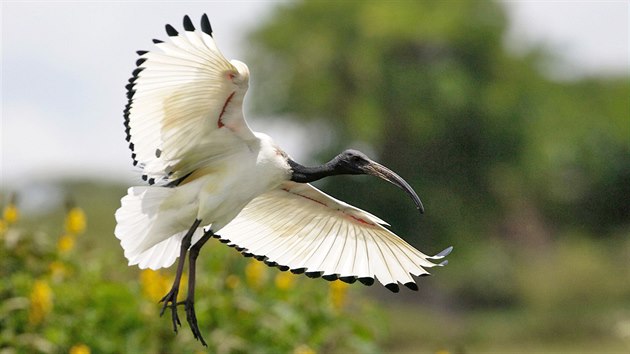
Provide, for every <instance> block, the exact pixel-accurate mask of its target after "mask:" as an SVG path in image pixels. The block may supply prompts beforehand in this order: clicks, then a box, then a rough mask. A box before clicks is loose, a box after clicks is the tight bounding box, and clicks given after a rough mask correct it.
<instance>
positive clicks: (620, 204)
mask: <svg viewBox="0 0 630 354" xmlns="http://www.w3.org/2000/svg"><path fill="white" fill-rule="evenodd" d="M506 26H507V20H506V16H505V13H504V10H503V8H502V6H501V5H499V4H497V3H494V2H488V1H474V2H458V3H457V4H456V6H455V5H454V4H453V3H452V2H447V1H401V2H377V1H345V2H338V3H335V4H334V5H333V4H332V3H330V2H317V1H307V2H291V3H288V4H284V5H282V6H280V7H279V8H278V10H277V11H276V12H275V13H274V14H273V16H272V17H271V18H270V19H269V21H268V22H267V23H266V24H265V25H263V26H262V27H261V28H259V29H258V30H257V31H256V32H255V33H254V34H253V35H252V39H253V42H255V43H256V44H257V45H256V46H254V47H253V48H252V53H253V55H252V59H251V60H250V63H252V67H253V70H252V71H253V72H254V74H253V90H254V91H256V92H255V94H253V95H252V97H255V100H256V102H255V107H256V108H257V109H258V110H259V111H263V112H265V113H266V114H273V115H280V116H282V115H290V116H291V117H295V118H297V119H302V120H305V121H314V120H317V121H323V122H325V124H326V127H327V132H326V133H327V134H328V135H329V136H328V137H321V136H318V135H317V134H313V135H311V136H312V139H313V140H312V141H308V142H305V144H308V145H309V147H310V146H315V147H317V146H318V145H321V144H322V143H320V142H319V141H318V140H320V141H330V144H326V146H321V150H319V151H318V159H319V160H322V161H323V160H327V159H329V158H330V157H331V156H332V155H333V154H335V153H337V152H339V151H340V150H342V149H344V148H348V147H353V146H354V147H359V148H361V149H366V150H367V152H368V153H370V152H371V153H372V155H375V156H374V157H375V158H376V159H378V160H379V161H381V162H382V163H383V164H385V165H387V166H389V167H391V168H392V169H394V170H395V171H398V172H399V174H400V175H402V176H403V177H404V178H407V179H408V180H410V183H411V184H412V185H413V186H415V187H416V189H417V190H418V192H419V194H420V196H421V197H422V198H423V200H424V202H425V205H426V207H427V217H426V218H425V219H424V220H422V223H420V222H419V220H418V217H417V215H416V214H415V213H414V212H413V211H411V210H413V209H412V208H411V203H410V202H409V203H404V202H403V201H402V199H403V198H404V196H403V195H402V193H398V191H397V190H395V189H394V188H393V187H392V186H389V185H387V184H383V183H379V182H378V181H376V180H370V179H368V178H362V179H356V180H354V181H352V184H349V183H344V182H342V181H340V180H337V182H336V183H330V184H328V185H327V186H326V190H327V191H329V192H330V193H331V194H333V195H335V196H337V197H340V198H341V199H343V200H346V201H348V202H350V203H352V204H355V205H358V206H360V207H363V208H366V209H368V210H370V211H371V212H374V213H376V214H377V215H379V216H382V217H383V218H384V219H385V220H387V221H389V222H390V223H391V224H392V225H394V227H395V231H397V232H399V233H400V234H402V235H404V236H405V237H406V238H408V239H412V240H413V238H414V237H422V238H424V239H426V237H427V236H429V235H430V236H429V237H433V238H444V237H447V238H450V239H453V240H454V239H457V242H458V244H462V243H465V241H466V240H472V239H476V238H477V237H478V236H479V235H487V234H492V233H495V234H496V232H497V231H499V232H501V231H502V230H503V231H508V232H509V233H511V234H516V235H519V236H520V235H523V236H524V237H530V236H531V237H534V238H536V237H538V238H539V237H541V235H542V237H545V232H544V229H545V226H544V225H545V223H546V222H547V220H556V221H559V222H560V221H561V222H566V221H567V219H566V217H570V218H573V219H572V220H573V221H579V222H586V223H587V224H589V223H590V224H591V226H596V225H599V226H602V224H607V225H608V224H611V223H612V224H617V225H619V224H623V223H627V222H628V220H629V219H628V218H629V217H628V215H629V214H630V213H628V212H627V204H628V203H627V201H625V199H627V198H623V197H620V195H621V194H620V193H618V191H619V188H625V190H626V191H627V188H628V187H627V186H628V185H629V184H630V181H629V180H628V179H629V174H628V167H627V166H628V163H627V161H628V144H627V142H628V137H629V135H628V127H627V125H628V124H627V117H628V105H627V102H628V101H627V97H628V85H627V80H626V81H623V84H622V85H619V84H615V85H612V84H610V83H607V82H605V81H601V80H591V81H586V82H577V83H566V82H565V83H556V82H551V81H549V80H548V79H546V78H545V77H544V76H543V75H542V74H541V73H539V70H538V68H539V67H540V65H542V64H543V63H544V59H545V58H546V56H545V55H544V53H540V52H532V53H531V54H529V55H526V56H523V57H514V56H512V55H510V54H509V53H508V52H507V51H506V49H505V48H504V46H503V43H502V40H503V35H504V33H505V30H506ZM591 93H598V94H597V95H592V94H591ZM609 93H614V94H615V95H616V96H617V97H619V98H620V100H621V101H615V100H613V99H609V100H607V99H606V97H607V96H606V95H608V94H609ZM623 95H625V99H623V98H622V96H623ZM602 105H603V106H604V107H603V108H605V109H604V110H598V109H597V108H596V107H601V106H602ZM620 117H624V118H620ZM611 124H612V126H611ZM592 125H594V127H595V131H593V130H592V129H591V128H592ZM591 133H594V134H592V135H591ZM556 134H558V135H556ZM583 139H584V141H583V143H582V140H583ZM289 153H290V152H289ZM558 159H559V160H558ZM576 166H579V171H577V172H576V173H578V174H579V181H577V182H579V183H580V186H579V187H580V188H584V190H575V187H572V186H570V184H569V185H567V182H568V181H567V178H572V177H571V176H567V174H570V173H572V171H573V170H574V169H575V168H576ZM340 179H344V178H343V177H340ZM350 185H351V186H352V188H349V186H350ZM563 188H564V189H566V192H567V193H569V194H572V197H567V196H566V195H562V190H561V189H563ZM625 195H626V196H627V195H628V194H627V193H626V194H625ZM376 201H378V202H376ZM592 202H596V203H597V206H590V207H588V208H586V209H581V208H583V207H584V206H585V204H586V203H592ZM624 208H625V209H624ZM559 210H564V211H566V213H565V212H559ZM580 210H585V211H584V212H579V211H580ZM571 212H577V213H576V214H570V213H571ZM624 213H625V214H624ZM569 214H570V215H569ZM563 215H564V216H563ZM576 217H580V218H582V217H586V218H587V219H588V221H585V220H584V219H576ZM523 219H530V220H523ZM528 221H531V222H532V223H534V224H539V225H541V227H540V228H536V229H535V233H536V235H535V236H532V235H530V233H531V232H529V231H527V230H528V229H527V228H526V227H525V228H524V230H525V231H524V232H520V231H519V229H523V227H521V225H520V223H527V222H528ZM503 224H511V225H507V226H508V227H507V228H506V227H500V226H505V225H503ZM599 226H598V227H599ZM419 227H420V228H422V229H423V231H421V232H418V231H417V229H418V228H419ZM436 247H437V246H436ZM427 251H431V250H427Z"/></svg>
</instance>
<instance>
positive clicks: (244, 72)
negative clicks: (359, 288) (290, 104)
mask: <svg viewBox="0 0 630 354" xmlns="http://www.w3.org/2000/svg"><path fill="white" fill-rule="evenodd" d="M166 33H167V35H168V41H162V40H158V39H154V40H153V43H154V44H155V46H156V47H157V49H156V50H151V51H138V55H139V58H138V60H137V62H136V66H137V68H136V69H135V70H134V71H133V74H132V77H131V79H129V83H128V85H127V86H126V88H127V98H128V103H127V105H126V107H125V109H124V125H125V132H126V140H127V141H128V143H129V148H130V149H131V151H132V154H131V157H132V159H133V164H134V165H135V166H137V168H139V169H140V170H141V173H142V178H143V179H144V180H145V181H146V182H147V183H146V185H143V186H133V187H131V188H129V189H128V191H127V195H125V196H124V197H123V198H122V199H121V206H120V208H119V209H118V210H117V211H116V214H115V216H116V222H117V225H116V228H115V231H114V233H115V235H116V237H117V238H118V239H119V240H120V244H121V246H122V248H123V250H124V255H125V257H126V258H127V259H128V261H129V265H137V266H138V267H140V268H143V269H144V268H150V269H159V268H165V267H170V266H171V265H173V263H175V261H176V260H178V263H177V271H176V275H175V280H174V282H173V286H172V288H171V289H170V291H169V292H168V293H167V294H166V295H165V296H164V298H162V300H161V302H163V305H162V308H161V314H163V313H164V312H165V311H166V310H167V309H170V311H171V321H172V325H173V328H174V330H175V332H177V327H178V326H181V322H180V320H179V317H178V312H177V308H178V306H180V305H183V307H184V311H185V313H186V319H187V322H188V324H189V325H190V328H191V330H192V333H193V335H194V337H195V338H196V339H197V340H199V341H200V342H201V343H202V344H203V345H207V344H206V342H205V341H204V339H203V337H202V335H201V331H200V330H199V327H198V323H197V318H196V314H195V308H194V303H195V279H196V260H197V257H198V255H199V251H200V250H201V248H202V247H203V246H204V244H205V243H206V242H207V241H208V240H209V239H210V238H218V239H220V241H221V242H223V243H226V244H227V245H228V246H232V247H234V248H235V249H236V250H238V251H240V252H241V253H242V254H243V255H245V256H248V257H255V258H256V259H258V260H260V261H263V262H265V263H266V264H267V265H269V266H273V267H278V268H279V269H280V271H291V272H293V273H296V274H301V273H304V274H305V275H307V276H309V277H322V278H324V279H326V280H337V279H339V280H341V281H344V282H347V283H354V282H355V281H359V282H361V283H363V284H365V285H371V284H373V283H374V280H375V279H377V280H378V281H379V282H380V283H382V284H383V285H384V286H385V287H387V289H389V290H391V291H393V292H398V291H399V284H402V285H404V286H406V287H407V288H409V289H411V290H418V286H417V285H416V280H415V279H414V277H413V276H422V275H427V274H428V272H427V268H431V267H434V266H438V265H444V264H446V261H441V263H434V262H432V261H436V260H440V259H443V258H444V257H445V256H446V255H448V254H449V253H450V251H451V249H452V247H449V248H447V249H445V250H444V251H442V252H440V253H438V254H437V255H434V256H428V255H425V254H423V253H422V252H420V251H418V250H417V249H415V248H414V247H412V246H411V245H409V244H408V243H407V242H405V241H404V240H403V239H401V238H400V237H398V236H396V235H395V234H394V233H392V232H391V231H389V230H388V229H387V228H386V226H388V224H387V223H386V222H385V221H383V220H381V219H379V218H378V217H376V216H374V215H372V214H370V213H368V212H366V211H363V210H361V209H358V208H355V207H353V206H351V205H349V204H347V203H344V202H343V201H341V200H337V199H335V198H333V197H331V196H329V195H327V194H325V193H323V192H321V191H320V190H318V189H317V188H315V187H313V186H312V185H311V184H310V182H313V181H317V180H319V179H322V178H325V177H329V176H334V175H371V176H376V177H378V178H381V179H383V180H385V181H387V182H390V183H392V184H394V185H396V186H398V187H399V188H401V189H402V190H403V191H404V192H405V193H407V194H408V195H409V196H410V197H411V199H412V200H413V202H414V204H415V207H416V208H417V209H418V210H419V211H420V213H422V212H423V211H424V207H423V205H422V202H421V201H420V198H418V195H417V194H416V192H414V190H413V189H412V187H411V186H410V185H409V184H408V183H407V182H405V180H404V179H402V178H401V177H400V176H398V175H397V174H396V173H394V172H393V171H391V170H390V169H388V168H387V167H385V166H383V165H381V164H379V163H377V162H375V161H373V160H371V159H370V158H369V157H367V156H366V155H365V154H363V153H361V152H359V151H356V150H345V151H343V152H342V153H340V154H339V155H337V156H335V157H334V158H333V159H332V160H330V161H329V162H327V163H325V164H323V165H321V166H314V167H309V166H304V165H301V164H300V163H298V162H296V161H295V160H293V159H292V158H291V157H290V156H289V155H288V154H287V153H286V152H284V151H283V150H282V149H281V148H280V147H279V146H278V145H276V144H275V143H274V141H273V140H272V139H271V138H270V137H269V136H268V135H265V134H263V133H258V132H254V131H252V130H251V129H250V128H249V126H248V124H247V121H246V120H245V118H244V117H243V100H244V98H245V93H246V92H247V89H248V86H249V76H250V72H249V69H248V67H247V66H246V65H245V64H244V63H242V62H240V61H238V60H227V59H226V58H225V57H224V56H223V54H222V53H221V51H220V50H219V49H218V47H217V45H216V42H215V40H214V38H213V34H212V28H211V26H210V22H209V20H208V16H207V15H205V14H204V15H203V16H202V17H201V23H200V27H199V29H197V28H195V26H194V25H193V23H192V21H191V20H190V18H189V17H188V16H185V17H184V21H183V31H181V32H179V31H177V30H176V29H175V28H174V27H173V26H171V25H166ZM186 256H188V284H187V287H188V288H187V290H188V292H187V295H186V298H185V300H183V301H181V302H179V301H178V299H177V295H178V293H179V290H180V280H181V278H182V273H183V271H184V262H185V258H186Z"/></svg>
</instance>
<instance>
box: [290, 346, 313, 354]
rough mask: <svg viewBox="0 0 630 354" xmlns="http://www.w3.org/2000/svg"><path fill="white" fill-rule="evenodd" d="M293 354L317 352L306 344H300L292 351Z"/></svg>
mask: <svg viewBox="0 0 630 354" xmlns="http://www.w3.org/2000/svg"><path fill="white" fill-rule="evenodd" d="M293 354H317V352H316V351H314V350H313V348H311V347H309V346H308V345H306V344H300V345H298V346H297V347H295V349H293Z"/></svg>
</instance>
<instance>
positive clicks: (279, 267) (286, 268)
mask: <svg viewBox="0 0 630 354" xmlns="http://www.w3.org/2000/svg"><path fill="white" fill-rule="evenodd" d="M278 269H280V271H281V272H286V271H287V270H289V267H288V266H285V265H281V266H278Z"/></svg>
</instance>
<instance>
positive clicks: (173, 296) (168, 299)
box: [160, 287, 182, 333]
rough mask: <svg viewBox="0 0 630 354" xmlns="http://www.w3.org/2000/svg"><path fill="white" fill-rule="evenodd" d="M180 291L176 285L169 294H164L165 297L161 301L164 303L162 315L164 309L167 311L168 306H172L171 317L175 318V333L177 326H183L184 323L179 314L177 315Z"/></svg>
mask: <svg viewBox="0 0 630 354" xmlns="http://www.w3.org/2000/svg"><path fill="white" fill-rule="evenodd" d="M178 292H179V289H178V288H176V287H173V288H171V291H169V292H168V294H166V295H164V297H163V298H162V299H161V300H160V302H163V303H164V305H162V311H160V316H162V315H163V314H164V311H166V308H168V307H170V308H171V318H172V320H173V330H174V331H175V333H177V326H178V325H179V326H181V325H182V323H181V322H180V321H179V316H178V315H177V305H178V303H177V293H178Z"/></svg>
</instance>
